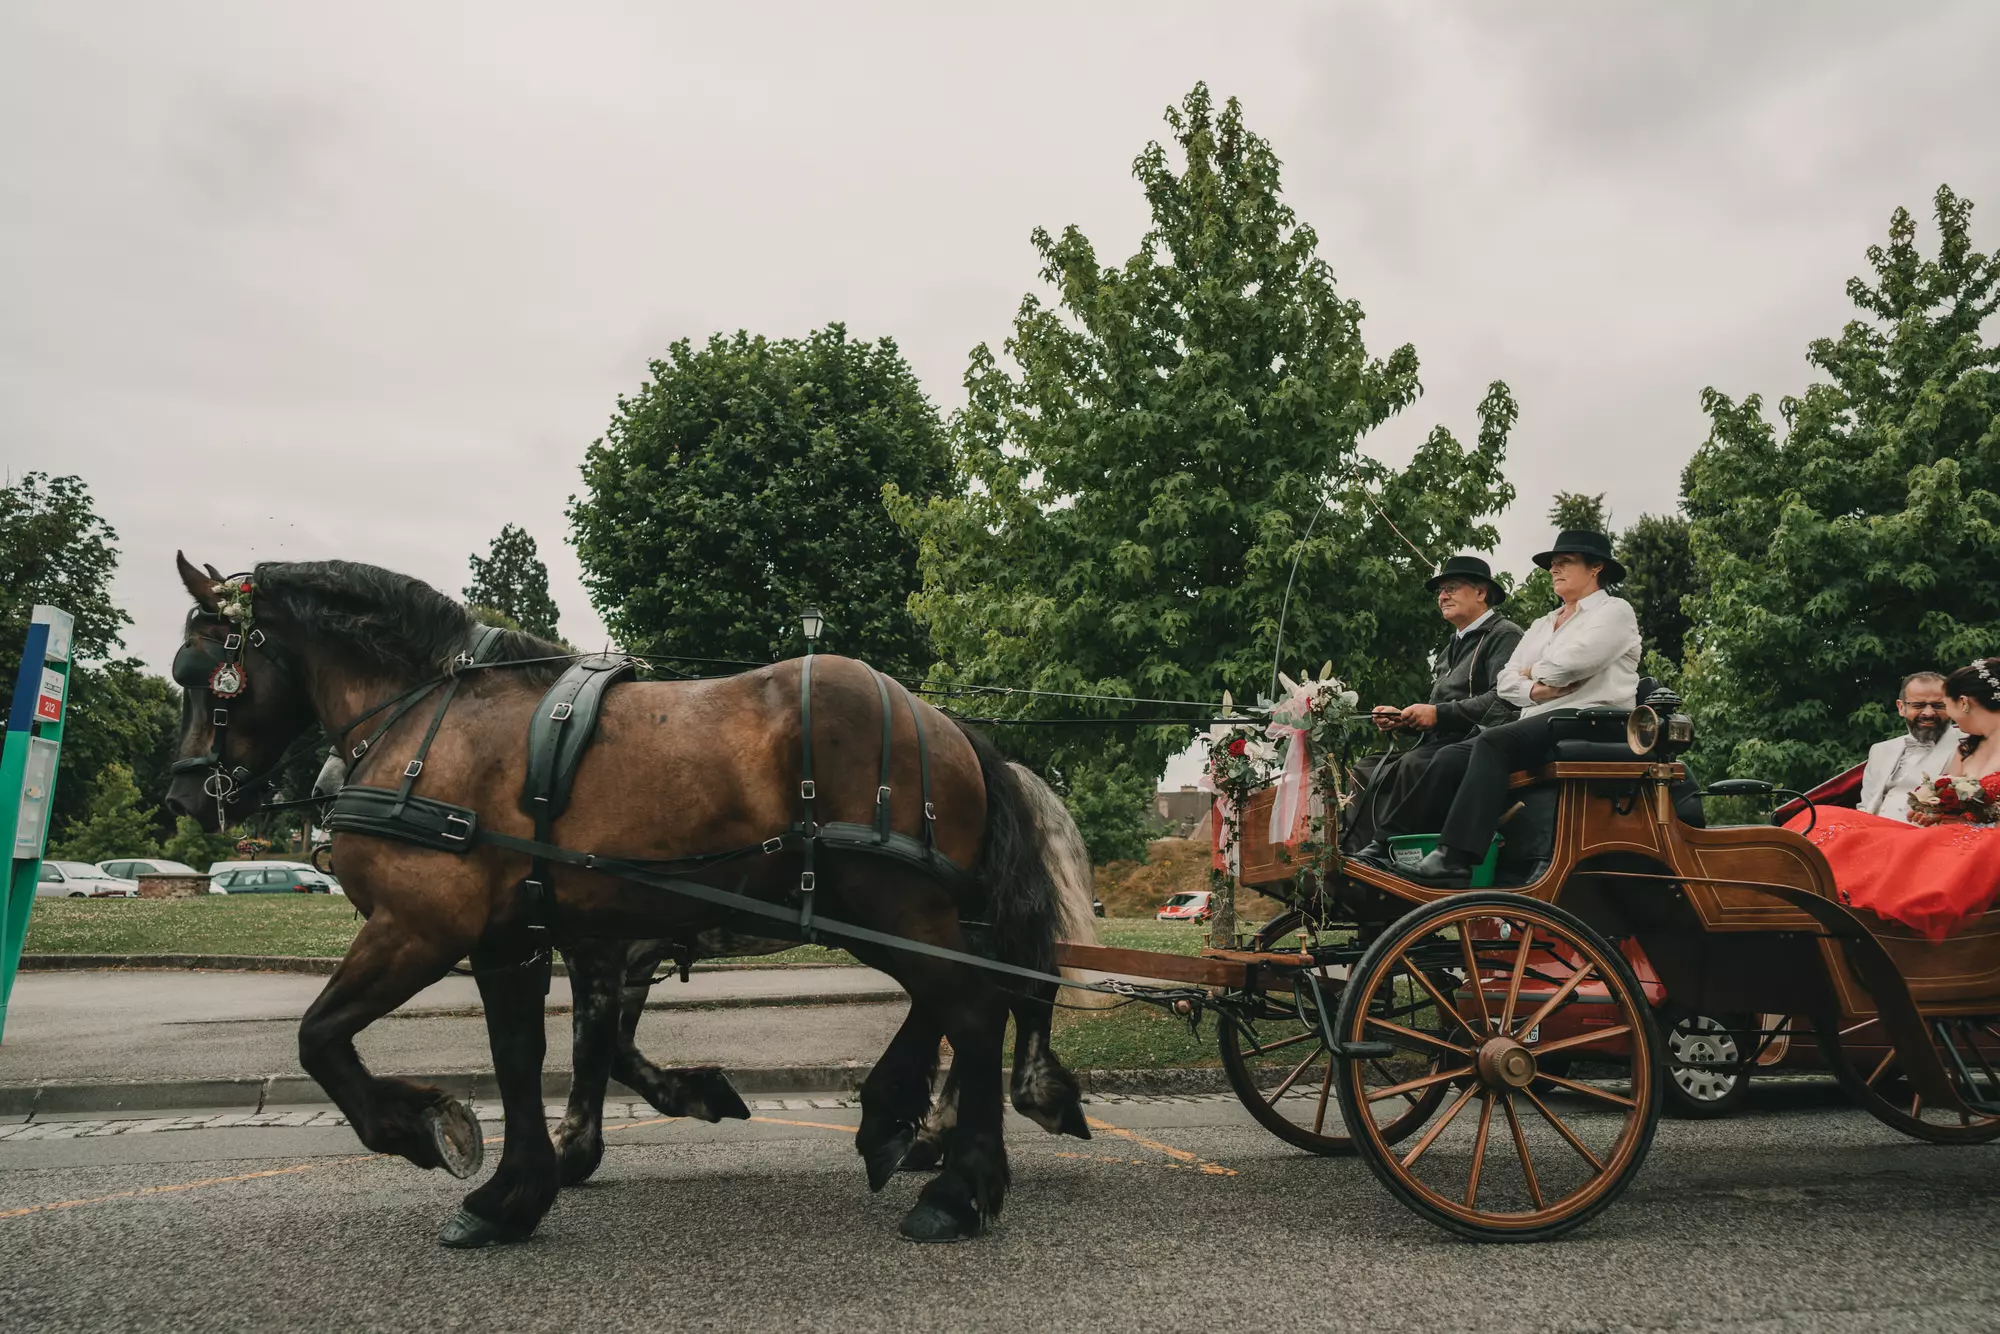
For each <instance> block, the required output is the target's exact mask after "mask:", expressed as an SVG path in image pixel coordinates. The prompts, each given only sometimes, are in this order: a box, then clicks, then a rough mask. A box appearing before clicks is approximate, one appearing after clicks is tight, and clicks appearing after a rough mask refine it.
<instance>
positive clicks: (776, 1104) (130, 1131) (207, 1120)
mask: <svg viewBox="0 0 2000 1334" xmlns="http://www.w3.org/2000/svg"><path fill="white" fill-rule="evenodd" d="M1083 1101H1084V1102H1085V1103H1086V1104H1088V1105H1093V1106H1147V1105H1165V1104H1181V1105H1190V1106H1198V1105H1200V1104H1202V1103H1227V1102H1234V1101H1235V1099H1234V1098H1233V1097H1232V1096H1231V1095H1229V1094H1226V1093H1204V1094H1171V1093H1155V1094H1146V1093H1108V1094H1107V1093H1097V1094H1087V1095H1085V1097H1084V1099H1083ZM860 1107H861V1100H860V1099H859V1098H855V1097H845V1096H839V1095H834V1094H829V1095H827V1096H824V1097H817V1098H754V1099H751V1100H750V1111H751V1114H752V1115H753V1116H765V1115H770V1114H772V1113H778V1112H814V1111H858V1110H860ZM472 1110H473V1114H474V1115H476V1116H477V1117H478V1118H479V1119H480V1120H481V1121H490V1122H499V1121H501V1120H504V1119H505V1118H503V1117H502V1115H501V1112H500V1104H499V1103H497V1102H475V1103H474V1104H472ZM544 1111H545V1112H546V1114H547V1116H548V1118H549V1120H550V1121H559V1120H561V1119H562V1116H563V1107H562V1106H561V1105H560V1104H558V1103H551V1104H549V1105H548V1106H547V1107H546V1108H545V1109H544ZM659 1116H660V1114H659V1113H658V1112H657V1111H655V1110H654V1109H653V1108H652V1107H651V1106H650V1105H649V1104H647V1103H644V1102H607V1103H605V1104H604V1119H605V1122H606V1123H607V1124H615V1123H617V1122H620V1121H651V1120H656V1119H659ZM346 1124H347V1118H346V1117H344V1116H342V1115H341V1114H340V1113H339V1112H336V1111H330V1110H321V1109H315V1108H311V1107H299V1108H287V1109H283V1110H273V1111H268V1112H217V1113H214V1114H211V1115H199V1116H154V1117H126V1118H97V1119H78V1118H64V1119H58V1120H47V1121H29V1122H26V1123H23V1124H21V1125H12V1126H0V1142H5V1143H9V1144H22V1143H26V1142H28V1141H30V1140H51V1139H95V1138H99V1137H101V1136H105V1135H153V1134H160V1133H163V1132H166V1131H173V1130H232V1129H238V1128H243V1127H255V1126H283V1127H290V1128H301V1127H325V1126H344V1125H346Z"/></svg>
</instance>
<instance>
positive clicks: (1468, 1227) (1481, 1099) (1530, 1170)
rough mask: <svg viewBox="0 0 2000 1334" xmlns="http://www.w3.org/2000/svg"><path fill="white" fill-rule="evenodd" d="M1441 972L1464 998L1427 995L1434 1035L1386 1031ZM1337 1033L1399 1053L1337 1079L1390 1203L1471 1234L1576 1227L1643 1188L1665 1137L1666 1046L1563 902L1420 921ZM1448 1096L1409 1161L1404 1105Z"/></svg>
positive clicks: (1351, 994) (1606, 955) (1616, 959)
mask: <svg viewBox="0 0 2000 1334" xmlns="http://www.w3.org/2000/svg"><path fill="white" fill-rule="evenodd" d="M1440 974H1447V975H1449V977H1450V980H1451V982H1452V985H1451V986H1450V987H1449V989H1447V987H1445V986H1438V985H1436V984H1435V983H1426V985H1427V988H1428V990H1429V993H1430V995H1429V999H1430V1002H1431V1011H1430V1013H1431V1015H1432V1016H1433V1022H1432V1023H1431V1024H1429V1025H1423V1024H1399V1023H1397V1022H1395V1021H1394V1020H1391V1019H1387V1018H1385V1017H1383V1012H1384V1010H1385V1009H1386V1008H1387V1007H1386V1005H1385V1001H1386V1000H1388V999H1392V998H1393V992H1394V991H1395V989H1396V988H1398V987H1400V986H1403V985H1407V983H1408V981H1409V980H1410V979H1412V978H1415V979H1418V980H1420V981H1423V980H1425V979H1431V978H1435V977H1437V976H1439V975H1440ZM1475 979H1476V982H1477V985H1472V983H1473V981H1474V980H1475ZM1385 993H1390V994H1388V995H1385ZM1336 1031H1337V1032H1338V1033H1339V1035H1340V1038H1341V1040H1342V1041H1343V1042H1368V1043H1382V1042H1387V1043H1390V1044H1391V1045H1393V1046H1394V1047H1395V1049H1396V1055H1395V1056H1393V1057H1390V1058H1387V1059H1385V1060H1356V1061H1347V1062H1344V1063H1343V1065H1342V1069H1341V1072H1340V1073H1339V1074H1338V1075H1337V1076H1336V1077H1335V1081H1334V1082H1335V1084H1336V1086H1337V1087H1338V1088H1339V1091H1340V1105H1341V1111H1342V1114H1343V1117H1344V1119H1345V1121H1346V1123H1347V1125H1348V1127H1349V1130H1350V1133H1352V1134H1353V1135H1354V1137H1355V1147H1356V1148H1357V1149H1358V1150H1359V1151H1360V1153H1361V1156H1362V1158H1363V1159H1365V1160H1366V1161H1367V1163H1368V1166H1369V1168H1370V1169H1371V1170H1372V1171H1373V1172H1374V1173H1375V1175H1376V1176H1377V1177H1379V1178H1381V1180H1382V1183H1383V1184H1384V1185H1385V1186H1387V1187H1388V1188H1389V1190H1390V1191H1391V1193H1393V1194H1394V1195H1396V1197H1397V1198H1399V1199H1401V1200H1402V1201H1403V1202H1404V1203H1405V1204H1407V1205H1409V1206H1410V1207H1411V1208H1412V1209H1414V1210H1416V1211H1417V1212H1418V1213H1420V1214H1422V1215H1424V1216H1425V1217H1426V1218H1429V1219H1430V1220H1431V1221H1433V1222H1435V1223H1437V1224H1439V1225H1440V1226H1442V1227H1444V1228H1446V1229H1447V1230H1449V1231H1452V1232H1456V1233H1458V1234H1459V1235H1461V1236H1465V1237H1471V1238H1474V1239H1475V1240H1480V1241H1538V1240H1545V1239H1547V1238H1550V1237H1554V1236H1559V1235H1560V1234H1562V1233H1564V1232H1567V1231H1569V1230H1570V1229H1572V1228H1574V1227H1578V1226H1580V1225H1581V1224H1583V1223H1584V1222H1586V1221H1588V1220H1589V1219H1590V1218H1592V1217H1594V1216H1595V1215H1596V1214H1597V1213H1598V1212H1599V1211H1601V1210H1602V1209H1604V1208H1605V1207H1606V1206H1607V1205H1609V1204H1610V1203H1611V1201H1612V1200H1614V1199H1616V1198H1617V1197H1618V1195H1619V1193H1620V1192H1621V1191H1623V1190H1624V1189H1625V1187H1626V1186H1627V1185H1628V1184H1629V1183H1630V1182H1631V1180H1632V1177H1633V1175H1634V1174H1635V1173H1637V1171H1638V1170H1639V1165H1640V1163H1641V1162H1643V1161H1644V1160H1645V1157H1646V1150H1647V1148H1648V1147H1650V1146H1651V1144H1652V1141H1653V1130H1654V1127H1655V1126H1656V1125H1658V1124H1659V1119H1660V1105H1661V1102H1662V1100H1663V1092H1662V1088H1661V1075H1660V1062H1659V1059H1658V1057H1657V1052H1658V1049H1659V1040H1658V1038H1657V1037H1656V1036H1655V1034H1654V1031H1653V1020H1652V1014H1651V1011H1650V1010H1649V1009H1648V1007H1647V1005H1646V1000H1645V996H1644V994H1643V993H1642V992H1641V991H1640V989H1639V984H1638V981H1637V980H1636V979H1635V978H1634V977H1633V976H1632V970H1631V968H1630V967H1629V966H1627V964H1626V962H1625V960H1624V958H1623V956H1621V955H1620V954H1619V953H1618V951H1617V950H1616V949H1614V948H1612V946H1611V944H1610V943H1609V942H1608V941H1606V940H1605V939H1604V938H1603V937H1602V936H1600V935H1599V934H1598V933H1597V932H1596V931H1594V930H1593V929H1591V927H1590V926H1588V925H1587V924H1585V923H1584V922H1583V921H1582V920H1581V919H1579V918H1577V917H1576V916H1575V915H1574V914H1572V913H1569V912H1567V911H1565V910H1563V909H1561V908H1558V907H1556V906H1554V905H1553V904H1546V903H1541V902H1538V901H1536V900H1534V899H1529V898H1524V897H1523V896H1521V895H1518V894H1506V893H1485V892H1480V893H1470V894H1458V895H1453V896H1452V897H1450V898H1446V899H1440V900H1438V901H1437V902H1435V903H1431V904H1428V905H1426V906H1424V907H1421V908H1418V909H1416V910H1415V911H1414V912H1411V913H1410V914H1409V915H1408V916H1406V917H1404V918H1402V919H1401V920H1400V921H1398V922H1397V923H1396V924H1395V925H1394V926H1392V927H1390V928H1389V930H1388V931H1386V932H1384V933H1383V934H1382V936H1381V937H1379V938H1378V939H1377V940H1376V941H1375V943H1374V944H1373V945H1371V946H1370V947H1369V949H1368V952H1367V953H1366V954H1365V955H1363V956H1362V958H1361V961H1360V962H1359V963H1357V964H1356V965H1355V966H1354V970H1353V972H1352V974H1351V976H1350V977H1349V979H1348V983H1347V989H1346V992H1345V995H1344V996H1343V999H1342V1001H1341V1008H1340V1021H1339V1024H1338V1026H1337V1030H1336ZM1440 1034H1442V1036H1440ZM1554 1057H1566V1058H1568V1059H1570V1060H1571V1061H1573V1062H1574V1065H1573V1066H1572V1068H1571V1071H1570V1074H1569V1075H1557V1074H1555V1073H1553V1071H1552V1070H1551V1068H1550V1067H1551V1066H1553V1065H1555V1064H1557V1062H1556V1061H1554V1060H1549V1061H1548V1064H1547V1065H1545V1064H1544V1063H1543V1062H1544V1061H1545V1060H1547V1059H1548V1058H1554ZM1440 1067H1442V1068H1440ZM1440 1086H1449V1087H1451V1088H1452V1089H1453V1090H1455V1091H1454V1092H1453V1094H1452V1096H1451V1097H1450V1099H1449V1101H1448V1102H1447V1104H1446V1106H1445V1108H1444V1110H1443V1112H1441V1113H1440V1114H1438V1115H1437V1116H1435V1117H1434V1118H1432V1119H1430V1121H1429V1123H1428V1124H1427V1125H1426V1126H1425V1127H1424V1130H1423V1134H1422V1135H1421V1136H1419V1137H1418V1138H1417V1139H1416V1141H1415V1142H1414V1143H1413V1144H1411V1145H1410V1146H1409V1147H1408V1148H1407V1149H1402V1148H1399V1147H1397V1146H1396V1145H1395V1142H1394V1141H1392V1140H1390V1139H1389V1138H1388V1137H1387V1136H1386V1135H1385V1134H1384V1133H1383V1126H1384V1124H1385V1123H1387V1124H1396V1123H1397V1122H1399V1121H1401V1120H1402V1116H1401V1114H1400V1113H1399V1112H1398V1111H1397V1110H1396V1109H1397V1108H1398V1107H1399V1106H1400V1099H1401V1097H1402V1095H1403V1094H1404V1093H1406V1092H1409V1091H1412V1090H1414V1089H1417V1088H1425V1087H1440Z"/></svg>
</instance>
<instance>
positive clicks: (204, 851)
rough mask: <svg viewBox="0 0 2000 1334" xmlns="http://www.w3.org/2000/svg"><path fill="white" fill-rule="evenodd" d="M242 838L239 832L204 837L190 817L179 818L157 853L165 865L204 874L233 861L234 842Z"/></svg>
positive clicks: (238, 830)
mask: <svg viewBox="0 0 2000 1334" xmlns="http://www.w3.org/2000/svg"><path fill="white" fill-rule="evenodd" d="M242 836H243V831H242V830H240V829H232V830H224V831H223V832H222V833H220V834H210V833H207V832H205V831H204V830H203V829H202V827H201V826H200V825H198V824H196V823H195V821H194V819H193V817H192V816H187V815H183V816H182V817H181V818H180V819H179V820H178V821H176V822H175V824H174V836H173V837H172V838H170V839H168V840H167V842H166V845H165V846H164V847H162V848H161V849H160V855H161V856H162V857H165V858H167V859H168V860H169V861H177V862H180V863H182V864H183V865H186V866H192V867H194V869H195V870H197V871H202V872H206V871H207V870H208V868H209V867H211V866H213V865H214V864H215V863H217V862H220V861H227V860H229V859H230V858H231V857H234V856H235V855H236V840H237V839H239V838H241V837H242Z"/></svg>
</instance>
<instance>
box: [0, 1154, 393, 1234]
mask: <svg viewBox="0 0 2000 1334" xmlns="http://www.w3.org/2000/svg"><path fill="white" fill-rule="evenodd" d="M388 1156H389V1155H387V1154H382V1153H364V1154H361V1155H359V1156H357V1157H354V1158H336V1159H334V1160H332V1161H330V1162H324V1161H323V1162H312V1163H294V1164H293V1165H292V1166H290V1167H267V1168H265V1169H264V1170H263V1171H261V1172H244V1173H241V1174H239V1175H237V1176H231V1177H204V1178H202V1179H201V1180H200V1181H182V1182H177V1183H176V1184H174V1185H171V1186H145V1187H142V1188H141V1189H138V1190H121V1191H115V1192H113V1193H112V1194H110V1195H93V1196H91V1197H89V1198H88V1199H82V1200H56V1201H54V1202H53V1203H50V1204H30V1205H27V1206H26V1207H24V1208H20V1209H4V1210H0V1218H22V1217H25V1216H26V1215H28V1214H41V1213H52V1212H54V1211H55V1210H58V1209H79V1208H82V1207H83V1206H84V1205H86V1204H105V1203H108V1202H109V1201H111V1200H136V1199H139V1198H141V1197H143V1196H147V1195H172V1194H175V1193H177V1192H179V1191H184V1190H200V1189H201V1188H202V1187H203V1186H228V1185H233V1184H234V1183H236V1182H239V1181H257V1180H260V1179H262V1178H264V1177H282V1176H295V1175H297V1174H298V1173H300V1172H312V1171H316V1170H318V1169H319V1168H322V1167H346V1166H348V1165H350V1164H352V1163H366V1162H373V1161H374V1160H375V1159H377V1158H386V1157H388Z"/></svg>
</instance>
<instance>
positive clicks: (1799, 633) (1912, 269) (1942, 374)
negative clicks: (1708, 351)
mask: <svg viewBox="0 0 2000 1334" xmlns="http://www.w3.org/2000/svg"><path fill="white" fill-rule="evenodd" d="M1934 212H1935V217H1936V220H1937V227H1938V233H1939V244H1938V249H1937V251H1936V253H1935V255H1925V254H1923V253H1922V252H1921V251H1920V250H1919V248H1918V245H1917V224H1916V222H1915V220H1914V219H1912V218H1911V216H1910V215H1909V213H1908V212H1907V211H1905V210H1903V209H1900V208H1899V209H1897V210H1896V212H1895V214H1894V215H1893V217H1892V218H1891V220H1890V224H1889V243H1888V244H1887V245H1886V246H1871V247H1870V248H1869V250H1868V262H1869V266H1870V268H1871V270H1872V273H1871V275H1869V276H1868V277H1865V278H1854V279H1850V280H1849V282H1848V284H1847V292H1848V295H1849V297H1851V298H1852V299H1853V301H1854V304H1855V305H1856V306H1857V307H1858V308H1859V309H1860V312H1861V314H1860V316H1859V317H1858V318H1856V319H1854V320H1851V321H1850V322H1849V323H1848V324H1847V326H1846V327H1845V328H1844V329H1842V331H1841V333H1840V336H1839V337H1838V338H1821V339H1818V340H1815V341H1814V342H1813V343H1812V344H1811V346H1810V348H1809V350H1808V352H1807V360H1808V362H1810V364H1811V365H1812V366H1813V367H1814V369H1815V370H1817V371H1818V372H1820V373H1821V374H1823V375H1824V376H1825V377H1826V378H1825V379H1824V380H1822V381H1819V382H1816V383H1814V384H1813V385H1812V386H1811V387H1810V388H1808V389H1807V390H1806V392H1805V393H1804V394H1803V395H1802V396H1801V397H1798V398H1795V399H1794V398H1787V399H1784V400H1782V401H1781V403H1780V404H1779V411H1780V414H1781V415H1782V417H1783V418H1784V422H1785V425H1786V433H1785V435H1784V438H1782V439H1780V438H1779V436H1778V434H1777V432H1776V431H1775V430H1774V428H1773V426H1772V425H1771V423H1770V422H1768V421H1766V420H1765V418H1764V415H1763V410H1762V409H1763V404H1762V401H1761V399H1760V398H1759V397H1758V396H1757V395H1754V394H1752V395H1750V396H1748V397H1746V398H1745V399H1744V400H1743V401H1742V402H1740V403H1739V402H1737V401H1735V400H1733V399H1731V398H1729V397H1728V396H1727V395H1724V394H1722V393H1720V392H1719V391H1717V390H1715V389H1712V388H1711V389H1709V390H1707V391H1705V393H1704V394H1703V397H1702V401H1703V406H1704V407H1705V408H1706V409H1707V411H1708V414H1709V420H1710V433H1709V437H1708V440H1707V442H1706V443H1705V444H1704V445H1703V446H1702V447H1701V449H1700V450H1699V451H1698V452H1697V453H1696V455H1695V457H1694V458H1693V460H1691V461H1690V462H1689V464H1688V466H1687V469H1686V471H1685V473H1684V475H1683V478H1682V485H1683V492H1684V500H1683V506H1684V508H1685V510H1686V511H1687V514H1688V517H1689V520H1690V523H1691V541H1692V546H1693V550H1694V556H1695V561H1696V563H1697V566H1698V568H1699V573H1700V575H1701V577H1702V578H1703V579H1704V580H1705V581H1706V586H1705V587H1704V588H1703V589H1702V590H1700V591H1699V592H1697V593H1696V594H1695V595H1694V596H1693V598H1692V602H1693V616H1694V623H1695V628H1694V635H1693V637H1694V649H1693V652H1692V654H1691V656H1690V662H1689V669H1688V682H1689V693H1690V698H1691V700H1692V702H1693V703H1694V705H1695V710H1696V719H1697V722H1698V724H1699V726H1700V728H1701V732H1700V736H1701V737H1702V744H1703V750H1704V752H1705V754H1706V755H1707V756H1708V757H1709V761H1710V764H1711V766H1712V767H1711V768H1710V769H1706V770H1704V772H1705V773H1716V774H1720V773H1722V772H1728V773H1734V774H1739V775H1755V776H1758V777H1764V778H1770V779H1775V780H1779V781H1782V782H1785V783H1788V784H1791V785H1792V786H1803V785H1806V784H1809V783H1812V782H1814V781H1817V780H1819V779H1822V778H1824V777H1826V776H1827V775H1828V774H1831V773H1834V772H1837V771H1839V770H1841V769H1844V768H1846V767H1847V766H1849V765H1851V764H1853V763H1855V762H1856V761H1857V760H1859V759H1860V758H1861V756H1862V754H1863V753H1864V750H1865V748H1866V747H1867V746H1868V745H1869V744H1870V743H1871V742H1874V741H1877V740H1880V739H1881V738H1882V737H1884V736H1887V735H1890V734H1892V733H1893V732H1894V731H1895V730H1897V727H1898V726H1899V724H1898V723H1897V720H1896V719H1895V718H1894V716H1893V714H1892V712H1891V705H1892V701H1893V700H1894V698H1895V694H1896V687H1897V683H1898V681H1899V680H1900V679H1901V678H1902V677H1903V676H1904V675H1905V674H1907V673H1909V672H1912V671H1916V670H1919V669H1922V668H1950V667H1953V666H1956V665H1959V664H1962V663H1965V662H1967V661H1970V660H1971V659H1972V658H1973V657H1974V656H1975V655H1977V654H1990V653H1992V652H1993V651H1994V649H1995V646H1996V645H2000V348H1996V347H1995V346H1994V344H1993V343H1991V342H1990V341H1988V339H1987V329H1986V324H1987V321H1988V320H1989V318H1990V317H1991V316H1992V314H1993V312H1994V309H1995V307H1996V304H2000V296H1996V294H1995V287H1996V284H2000V258H1996V257H1995V256H1992V255H1987V254H1981V253H1978V252H1976V251H1974V250H1973V248H1972V238H1971V213H1972V205H1971V203H1970V201H1967V200H1963V199H1960V198H1959V197H1958V196H1957V195H1956V194H1954V193H1953V192H1952V190H1951V189H1950V188H1949V187H1948V186H1941V187H1939V189H1938V191H1937V194H1936V196H1935V199H1934Z"/></svg>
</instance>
